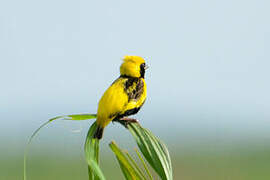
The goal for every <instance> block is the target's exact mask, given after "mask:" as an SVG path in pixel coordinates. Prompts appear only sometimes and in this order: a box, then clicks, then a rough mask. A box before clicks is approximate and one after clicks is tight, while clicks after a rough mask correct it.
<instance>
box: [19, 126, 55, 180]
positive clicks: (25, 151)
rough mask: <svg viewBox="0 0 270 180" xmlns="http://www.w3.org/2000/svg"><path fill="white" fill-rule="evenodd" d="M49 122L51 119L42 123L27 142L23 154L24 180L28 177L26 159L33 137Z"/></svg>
mask: <svg viewBox="0 0 270 180" xmlns="http://www.w3.org/2000/svg"><path fill="white" fill-rule="evenodd" d="M49 123H50V121H47V122H45V123H44V124H42V125H41V126H40V127H39V128H37V130H35V132H34V133H33V134H32V135H31V137H30V138H29V140H28V143H27V145H26V148H25V150H24V156H23V179H24V180H26V179H27V177H26V161H27V156H28V151H29V148H30V144H31V142H32V140H33V138H34V137H35V136H36V134H37V133H38V132H39V130H40V129H41V128H43V127H44V126H46V125H47V124H49Z"/></svg>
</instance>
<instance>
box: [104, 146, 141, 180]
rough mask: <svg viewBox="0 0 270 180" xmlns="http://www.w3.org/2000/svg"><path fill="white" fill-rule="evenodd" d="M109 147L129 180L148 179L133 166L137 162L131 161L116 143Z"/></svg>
mask: <svg viewBox="0 0 270 180" xmlns="http://www.w3.org/2000/svg"><path fill="white" fill-rule="evenodd" d="M109 146H110V148H111V149H112V151H113V152H114V154H115V156H116V158H117V160H118V162H119V164H120V168H121V170H122V172H123V174H124V176H125V178H126V179H127V180H141V179H146V178H145V176H144V174H142V173H141V171H139V170H138V169H137V167H136V166H134V165H133V163H135V162H132V161H130V160H129V157H128V156H126V155H125V153H124V152H123V151H122V150H121V149H120V148H119V147H118V146H117V145H116V143H115V142H114V141H113V142H111V143H110V144H109ZM130 158H131V157H130Z"/></svg>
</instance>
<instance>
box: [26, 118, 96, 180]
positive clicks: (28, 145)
mask: <svg viewBox="0 0 270 180" xmlns="http://www.w3.org/2000/svg"><path fill="white" fill-rule="evenodd" d="M96 117H97V115H96V114H73V115H66V116H57V117H55V118H52V119H50V120H49V121H47V122H45V123H44V124H42V125H41V126H40V127H39V128H37V129H36V130H35V131H34V133H33V134H32V135H31V136H30V138H29V140H28V143H27V145H26V148H25V151H24V157H23V179H24V180H26V179H27V176H26V161H27V155H28V151H29V147H30V144H31V142H32V140H33V138H34V137H35V136H36V134H37V133H38V132H39V131H40V129H41V128H43V127H45V126H46V125H47V124H49V123H50V122H52V121H54V120H58V119H62V120H78V121H80V120H88V119H95V118H96Z"/></svg>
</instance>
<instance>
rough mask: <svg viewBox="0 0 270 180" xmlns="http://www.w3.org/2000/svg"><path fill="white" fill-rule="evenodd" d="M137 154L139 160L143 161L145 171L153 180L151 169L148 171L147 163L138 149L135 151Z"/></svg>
mask: <svg viewBox="0 0 270 180" xmlns="http://www.w3.org/2000/svg"><path fill="white" fill-rule="evenodd" d="M135 152H136V154H137V156H138V158H139V159H140V160H141V162H142V164H143V167H144V169H145V171H146V173H147V175H148V176H149V178H150V179H151V180H153V176H152V175H151V173H150V171H149V169H148V167H147V165H146V163H145V161H144V160H143V158H142V156H141V154H140V152H139V151H138V150H137V149H135Z"/></svg>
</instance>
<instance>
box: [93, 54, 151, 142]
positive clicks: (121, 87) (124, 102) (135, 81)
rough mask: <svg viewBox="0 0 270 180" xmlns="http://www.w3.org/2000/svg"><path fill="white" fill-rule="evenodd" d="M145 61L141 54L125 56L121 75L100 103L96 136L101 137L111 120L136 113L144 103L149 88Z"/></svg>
mask: <svg viewBox="0 0 270 180" xmlns="http://www.w3.org/2000/svg"><path fill="white" fill-rule="evenodd" d="M146 68H147V66H146V65H145V61H144V59H143V58H141V57H139V56H125V57H124V59H123V63H122V65H121V66H120V77H119V78H118V79H116V80H115V81H114V82H113V83H112V85H111V86H110V87H109V88H108V89H107V90H106V91H105V93H104V94H103V96H102V97H101V99H100V101H99V104H98V111H97V125H98V128H97V130H96V132H95V134H94V137H95V138H98V139H101V138H102V135H103V130H104V128H105V127H106V126H107V125H108V124H109V123H110V122H111V121H117V120H120V119H121V118H123V117H126V116H130V115H133V114H136V113H137V112H138V111H139V110H140V108H141V106H142V105H143V104H144V102H145V99H146V95H147V90H146V83H145V80H144V74H145V69H146Z"/></svg>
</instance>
